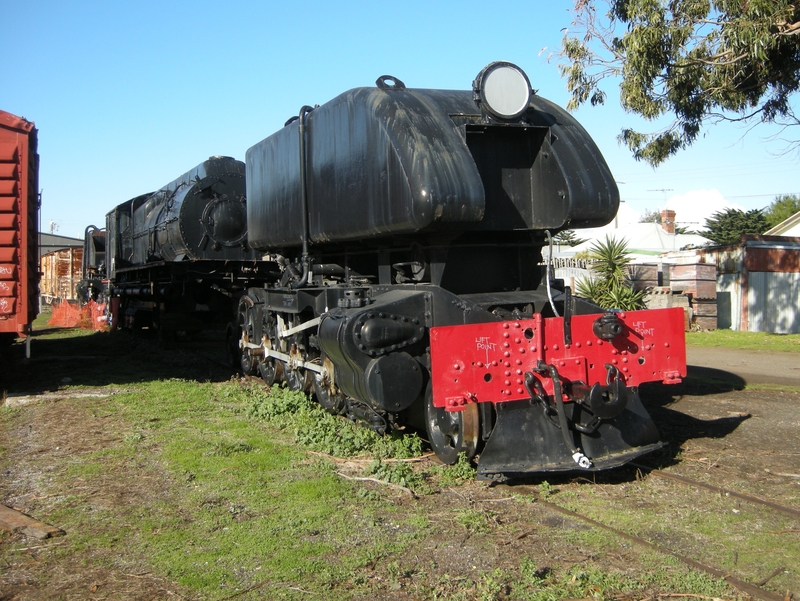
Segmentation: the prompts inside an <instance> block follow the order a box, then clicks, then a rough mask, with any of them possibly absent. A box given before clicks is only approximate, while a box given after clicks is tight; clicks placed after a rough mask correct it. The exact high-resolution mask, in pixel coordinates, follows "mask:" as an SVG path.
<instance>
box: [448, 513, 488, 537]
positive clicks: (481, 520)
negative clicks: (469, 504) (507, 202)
mask: <svg viewBox="0 0 800 601" xmlns="http://www.w3.org/2000/svg"><path fill="white" fill-rule="evenodd" d="M494 515H495V514H494V513H493V512H491V511H481V510H479V509H472V508H466V509H459V510H458V511H457V512H456V522H458V523H459V524H461V525H462V526H464V528H466V529H467V530H468V531H469V532H470V533H473V534H477V533H483V532H487V531H488V530H489V521H490V519H492V518H494Z"/></svg>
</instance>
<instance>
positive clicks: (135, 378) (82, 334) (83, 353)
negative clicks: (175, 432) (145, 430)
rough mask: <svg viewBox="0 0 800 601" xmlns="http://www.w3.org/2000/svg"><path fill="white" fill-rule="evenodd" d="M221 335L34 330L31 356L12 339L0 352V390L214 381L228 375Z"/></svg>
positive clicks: (22, 391) (33, 391) (29, 391)
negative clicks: (165, 339) (166, 340)
mask: <svg viewBox="0 0 800 601" xmlns="http://www.w3.org/2000/svg"><path fill="white" fill-rule="evenodd" d="M231 374H232V372H231V370H230V368H229V367H228V366H227V362H226V357H225V336H224V334H222V333H220V332H203V333H200V334H198V335H195V336H193V337H192V338H190V339H178V340H177V341H173V343H172V344H171V345H170V348H165V347H163V346H161V345H159V344H158V341H157V340H156V338H155V337H154V336H147V335H134V334H130V333H128V332H86V331H82V330H77V329H75V330H72V329H62V328H47V329H43V330H39V331H37V332H36V333H35V335H34V337H33V339H32V341H31V358H30V359H26V358H25V345H24V343H22V342H17V343H15V344H14V345H12V347H11V348H9V349H7V350H6V352H5V353H4V355H3V360H2V369H1V370H0V389H2V390H6V391H8V392H9V393H17V394H36V393H41V392H48V391H55V390H58V389H59V388H60V387H63V386H65V385H69V386H108V385H122V384H129V383H135V382H147V381H153V380H163V379H169V378H180V379H186V380H196V381H198V382H206V381H213V382H219V381H224V380H227V379H229V378H230V377H231Z"/></svg>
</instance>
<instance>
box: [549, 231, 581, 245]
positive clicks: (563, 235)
mask: <svg viewBox="0 0 800 601" xmlns="http://www.w3.org/2000/svg"><path fill="white" fill-rule="evenodd" d="M553 242H555V243H557V244H563V245H564V246H578V244H583V243H584V242H586V239H585V238H578V236H577V235H576V234H575V230H564V231H563V232H558V233H557V234H556V235H555V236H553Z"/></svg>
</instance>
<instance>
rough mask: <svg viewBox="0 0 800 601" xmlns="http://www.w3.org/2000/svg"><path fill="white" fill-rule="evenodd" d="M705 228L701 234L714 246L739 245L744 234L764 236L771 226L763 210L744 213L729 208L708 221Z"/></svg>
mask: <svg viewBox="0 0 800 601" xmlns="http://www.w3.org/2000/svg"><path fill="white" fill-rule="evenodd" d="M705 228H706V229H705V230H704V231H702V232H700V234H701V235H703V236H705V237H706V238H708V239H709V240H711V241H712V242H714V244H737V243H738V242H739V240H740V239H741V237H742V234H756V235H758V234H763V233H764V232H765V231H766V230H767V229H769V226H768V224H767V220H766V218H765V217H764V213H763V212H762V211H761V209H753V210H751V211H747V212H744V211H742V210H739V209H731V208H727V209H725V210H724V211H717V212H716V213H714V214H713V215H712V216H711V217H709V218H708V219H706V225H705Z"/></svg>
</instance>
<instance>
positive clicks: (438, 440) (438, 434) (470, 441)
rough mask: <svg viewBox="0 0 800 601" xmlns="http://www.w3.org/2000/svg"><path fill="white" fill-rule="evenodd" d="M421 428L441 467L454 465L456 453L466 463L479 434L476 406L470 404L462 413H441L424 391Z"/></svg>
mask: <svg viewBox="0 0 800 601" xmlns="http://www.w3.org/2000/svg"><path fill="white" fill-rule="evenodd" d="M425 426H426V429H427V430H428V440H429V442H430V443H431V447H432V448H433V451H434V453H436V456H437V457H438V458H439V459H440V460H441V461H442V463H445V464H447V465H452V464H454V463H455V462H456V461H458V455H459V454H460V453H464V454H465V455H466V457H467V459H472V458H473V457H474V456H475V453H476V452H477V450H478V436H479V434H480V412H479V411H478V405H476V404H474V403H471V404H469V405H467V406H466V407H465V408H464V409H463V410H462V411H445V410H444V408H443V407H434V405H433V393H432V392H431V389H430V387H428V392H427V393H426V395H425Z"/></svg>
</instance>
